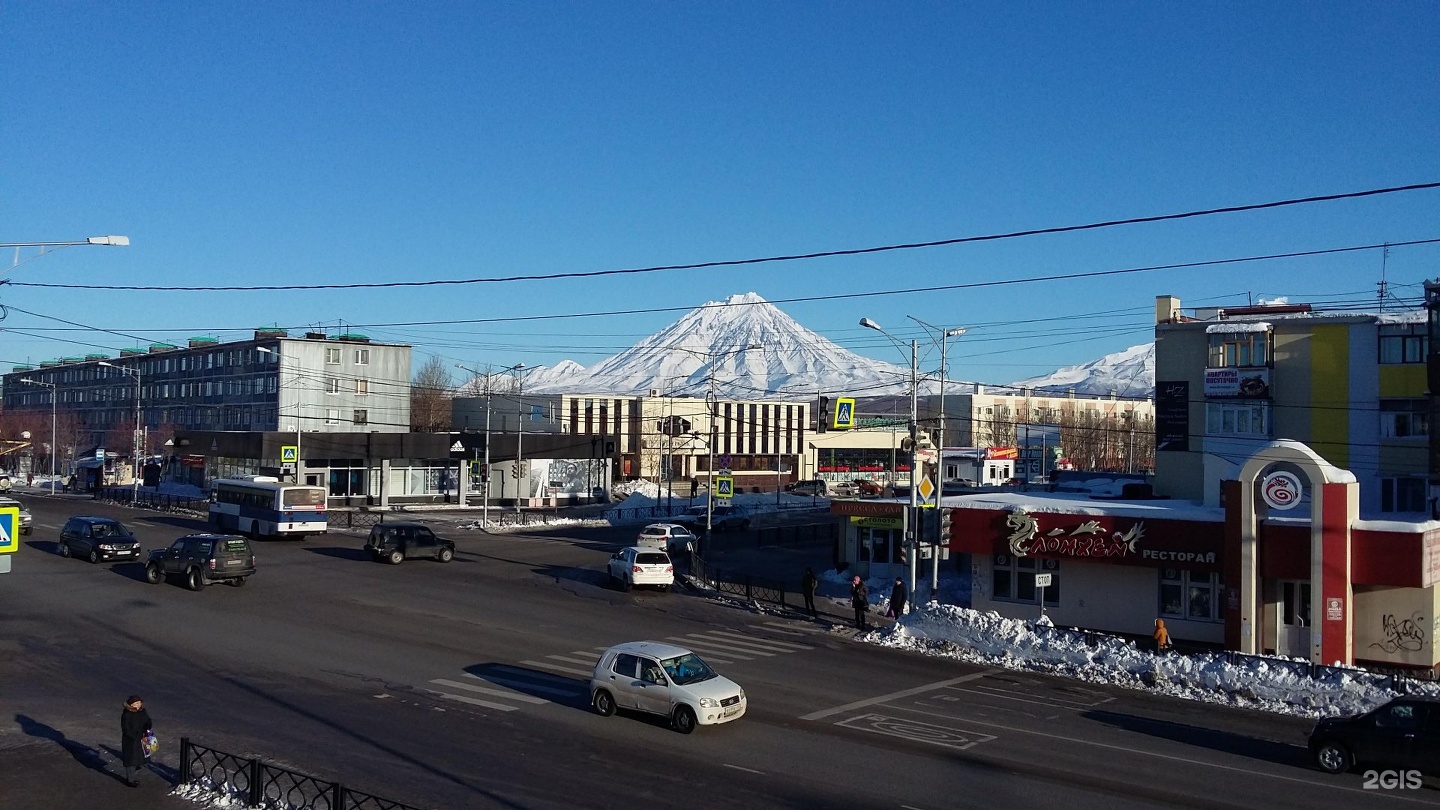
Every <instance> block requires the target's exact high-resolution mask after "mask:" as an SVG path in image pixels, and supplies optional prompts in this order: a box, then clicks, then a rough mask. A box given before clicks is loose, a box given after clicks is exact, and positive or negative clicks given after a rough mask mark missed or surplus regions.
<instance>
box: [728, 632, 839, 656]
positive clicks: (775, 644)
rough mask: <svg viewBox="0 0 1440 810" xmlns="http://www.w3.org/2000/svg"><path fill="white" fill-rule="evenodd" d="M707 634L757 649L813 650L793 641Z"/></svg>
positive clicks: (732, 634) (735, 634)
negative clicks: (733, 640) (731, 639)
mask: <svg viewBox="0 0 1440 810" xmlns="http://www.w3.org/2000/svg"><path fill="white" fill-rule="evenodd" d="M708 634H709V635H712V636H719V637H721V638H733V639H735V640H736V641H739V642H743V643H745V644H754V645H755V646H757V647H763V648H766V649H778V650H780V651H781V652H799V651H801V650H813V649H815V648H814V647H810V646H807V645H805V644H796V643H795V642H793V641H776V640H775V639H773V638H758V637H756V636H742V635H740V634H739V633H729V632H726V631H724V630H711V631H709V633H708Z"/></svg>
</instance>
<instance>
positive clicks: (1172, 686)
mask: <svg viewBox="0 0 1440 810" xmlns="http://www.w3.org/2000/svg"><path fill="white" fill-rule="evenodd" d="M872 590H873V589H872ZM860 640H862V641H867V642H870V643H873V644H879V645H881V646H885V647H892V648H896V649H905V650H914V651H918V652H922V653H925V654H927V655H935V656H941V657H946V658H954V659H957V660H961V661H969V662H972V663H977V664H987V665H991V666H1001V667H1005V668H1007V669H1017V670H1029V671H1034V672H1048V673H1052V674H1056V675H1065V676H1068V677H1072V678H1077V679H1079V680H1083V681H1089V682H1092V683H1111V684H1115V685H1117V686H1124V687H1128V688H1131V689H1141V690H1146V691H1150V692H1155V693H1158V694H1165V695H1171V696H1173V697H1182V698H1188V699H1190V700H1200V701H1205V702H1208V703H1218V704H1224V705H1229V706H1237V707H1242V708H1249V709H1259V710H1263V711H1270V712H1277V713H1282V714H1292V715H1299V716H1302V717H1328V716H1334V715H1343V714H1358V713H1360V712H1364V711H1367V710H1369V709H1372V708H1374V707H1375V706H1378V705H1379V704H1381V703H1384V702H1385V701H1387V700H1389V699H1390V698H1392V697H1395V696H1396V694H1397V693H1396V692H1394V691H1392V690H1391V689H1389V688H1387V679H1385V678H1383V677H1381V676H1378V675H1373V674H1370V673H1367V672H1365V671H1363V670H1358V669H1345V670H1343V671H1339V672H1330V673H1328V674H1325V675H1323V676H1321V677H1318V678H1311V677H1309V675H1308V674H1306V666H1305V664H1304V662H1301V661H1298V660H1291V659H1285V658H1269V657H1267V658H1255V659H1246V660H1243V661H1242V663H1239V664H1231V663H1229V662H1227V661H1226V660H1225V657H1224V656H1223V655H1221V654H1199V655H1179V654H1174V653H1165V654H1159V655H1157V654H1155V653H1152V652H1149V651H1146V650H1141V649H1140V648H1138V647H1137V646H1136V645H1135V643H1134V642H1129V641H1123V640H1120V639H1113V638H1103V637H1102V639H1101V641H1100V643H1099V645H1098V646H1096V647H1090V646H1088V645H1086V644H1085V643H1084V641H1083V640H1082V639H1081V637H1080V634H1079V633H1072V632H1068V631H1064V630H1059V629H1054V628H1049V627H1045V626H1041V627H1037V626H1036V623H1035V622H1028V621H1022V620H1019V619H1006V618H1003V617H1001V616H1000V615H999V614H997V613H993V612H991V613H981V612H979V611H975V610H971V609H969V608H963V607H957V606H954V605H936V604H931V605H927V606H923V607H921V608H919V609H918V610H913V611H911V612H910V613H909V614H908V615H906V616H904V617H903V618H901V619H900V621H898V622H896V623H895V625H894V626H892V627H889V628H886V629H883V630H876V631H872V632H870V633H867V634H865V635H863V636H861V637H860ZM1411 691H1412V692H1417V691H1423V692H1424V693H1426V694H1436V695H1440V686H1437V685H1436V684H1428V683H1427V684H1413V685H1412V688H1411Z"/></svg>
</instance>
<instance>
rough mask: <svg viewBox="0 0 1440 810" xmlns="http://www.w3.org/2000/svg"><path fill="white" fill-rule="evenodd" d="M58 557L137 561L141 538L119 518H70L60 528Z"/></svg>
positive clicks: (94, 560)
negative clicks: (136, 536)
mask: <svg viewBox="0 0 1440 810" xmlns="http://www.w3.org/2000/svg"><path fill="white" fill-rule="evenodd" d="M60 556H61V557H84V558H85V559H87V560H89V561H90V562H92V563H98V562H100V561H101V560H138V559H140V541H139V540H136V539H135V535H133V534H131V533H130V530H129V529H127V528H125V526H124V525H123V524H121V523H120V521H118V520H114V519H111V518H107V517H85V516H81V517H72V518H70V519H69V520H67V521H65V525H64V526H63V527H61V529H60Z"/></svg>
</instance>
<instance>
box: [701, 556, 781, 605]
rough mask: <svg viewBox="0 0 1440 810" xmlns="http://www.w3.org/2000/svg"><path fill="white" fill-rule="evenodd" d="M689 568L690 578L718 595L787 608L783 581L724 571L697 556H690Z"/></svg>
mask: <svg viewBox="0 0 1440 810" xmlns="http://www.w3.org/2000/svg"><path fill="white" fill-rule="evenodd" d="M689 568H690V576H691V577H693V578H694V579H696V580H698V581H700V582H701V583H702V584H704V585H706V586H708V587H710V588H713V589H715V590H716V591H718V592H720V593H723V594H729V595H731V596H740V597H743V598H745V599H746V600H749V601H754V602H769V603H771V604H776V605H780V606H781V607H788V606H789V605H788V604H787V603H786V596H785V591H786V586H785V582H784V580H779V579H769V578H766V577H756V576H751V575H749V574H740V573H736V572H734V571H726V570H725V569H723V568H721V567H720V566H718V565H714V564H712V563H708V562H706V561H705V560H704V559H702V558H701V557H700V555H698V554H691V555H690V560H689Z"/></svg>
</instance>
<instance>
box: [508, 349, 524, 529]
mask: <svg viewBox="0 0 1440 810" xmlns="http://www.w3.org/2000/svg"><path fill="white" fill-rule="evenodd" d="M506 371H513V372H515V514H516V516H517V517H518V516H519V515H520V493H521V492H522V491H523V489H522V487H523V486H524V485H525V478H526V475H525V472H526V470H525V466H524V453H523V450H524V446H525V398H524V396H523V394H524V393H525V391H524V388H525V377H524V374H525V364H524V363H516V364H515V365H513V366H511V367H510V368H508V369H506Z"/></svg>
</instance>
